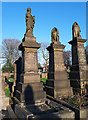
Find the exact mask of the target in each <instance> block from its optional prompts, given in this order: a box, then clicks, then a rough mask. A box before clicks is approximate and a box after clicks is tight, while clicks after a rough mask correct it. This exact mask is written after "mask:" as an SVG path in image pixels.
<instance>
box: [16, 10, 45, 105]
mask: <svg viewBox="0 0 88 120" xmlns="http://www.w3.org/2000/svg"><path fill="white" fill-rule="evenodd" d="M34 23H35V17H34V16H32V15H31V9H30V8H28V9H27V13H26V33H25V35H24V38H23V40H22V43H21V44H20V45H19V50H21V51H22V73H21V74H20V78H18V79H19V80H18V79H17V81H19V82H17V83H18V84H17V87H16V88H17V89H16V94H15V97H14V98H15V102H16V103H25V104H32V103H33V104H34V103H35V104H36V103H41V102H44V100H45V92H44V91H43V86H42V83H40V75H39V74H38V60H37V49H39V48H40V44H39V43H37V42H36V38H35V37H34V36H33V28H34Z"/></svg>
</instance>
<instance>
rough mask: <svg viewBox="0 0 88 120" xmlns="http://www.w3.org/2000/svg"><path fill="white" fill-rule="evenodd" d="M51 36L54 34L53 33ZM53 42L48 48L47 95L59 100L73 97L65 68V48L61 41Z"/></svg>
mask: <svg viewBox="0 0 88 120" xmlns="http://www.w3.org/2000/svg"><path fill="white" fill-rule="evenodd" d="M51 34H53V33H52V32H51ZM52 37H53V36H52ZM53 41H54V42H52V43H51V44H50V46H49V47H48V48H47V50H48V51H49V73H48V80H47V87H46V94H47V96H51V97H54V98H56V99H58V98H60V97H62V96H70V95H72V88H71V87H70V81H69V80H68V79H67V73H66V71H65V66H64V59H63V49H64V48H65V46H64V45H62V44H61V43H60V42H59V41H55V40H53Z"/></svg>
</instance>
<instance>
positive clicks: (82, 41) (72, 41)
mask: <svg viewBox="0 0 88 120" xmlns="http://www.w3.org/2000/svg"><path fill="white" fill-rule="evenodd" d="M86 41H87V40H86V39H80V38H75V39H74V40H71V41H70V42H68V43H69V44H73V43H76V42H81V43H85V42H86Z"/></svg>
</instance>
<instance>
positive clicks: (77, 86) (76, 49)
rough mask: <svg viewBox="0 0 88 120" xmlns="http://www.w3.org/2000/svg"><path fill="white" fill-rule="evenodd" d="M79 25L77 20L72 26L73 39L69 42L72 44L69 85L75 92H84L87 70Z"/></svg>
mask: <svg viewBox="0 0 88 120" xmlns="http://www.w3.org/2000/svg"><path fill="white" fill-rule="evenodd" d="M80 32H81V30H80V27H79V25H78V23H77V22H75V23H74V24H73V26H72V35H73V39H72V41H70V42H69V44H71V45H72V68H71V74H70V77H71V78H70V79H71V86H72V87H73V90H74V93H75V92H80V93H82V92H84V93H86V87H87V88H88V70H87V62H86V55H85V48H84V43H85V42H86V39H82V38H81V35H80Z"/></svg>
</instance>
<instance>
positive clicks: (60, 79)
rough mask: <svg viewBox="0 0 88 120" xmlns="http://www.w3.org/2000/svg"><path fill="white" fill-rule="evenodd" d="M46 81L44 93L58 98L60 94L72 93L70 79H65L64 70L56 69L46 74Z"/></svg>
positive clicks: (68, 94) (67, 94) (69, 94)
mask: <svg viewBox="0 0 88 120" xmlns="http://www.w3.org/2000/svg"><path fill="white" fill-rule="evenodd" d="M48 78H49V79H48V80H47V81H46V94H47V95H49V96H51V97H54V98H56V99H58V98H59V97H62V96H71V95H72V94H73V91H72V88H71V87H70V80H68V79H67V73H66V72H65V71H58V72H54V73H49V74H48Z"/></svg>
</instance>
